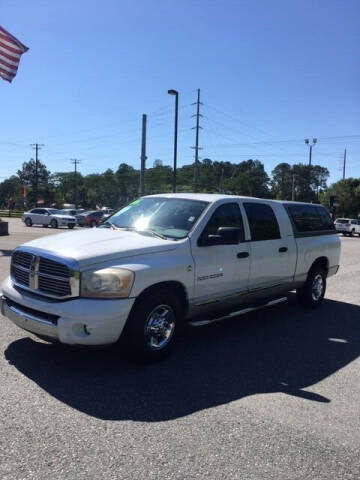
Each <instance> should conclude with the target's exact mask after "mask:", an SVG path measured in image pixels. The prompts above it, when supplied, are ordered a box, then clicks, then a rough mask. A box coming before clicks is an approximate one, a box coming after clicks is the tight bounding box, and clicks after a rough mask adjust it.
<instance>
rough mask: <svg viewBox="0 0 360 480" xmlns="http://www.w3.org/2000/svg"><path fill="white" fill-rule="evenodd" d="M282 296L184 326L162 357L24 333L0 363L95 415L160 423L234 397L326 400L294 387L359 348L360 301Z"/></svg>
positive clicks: (341, 362) (330, 369) (303, 385)
mask: <svg viewBox="0 0 360 480" xmlns="http://www.w3.org/2000/svg"><path fill="white" fill-rule="evenodd" d="M294 303H295V300H294V298H293V296H292V297H290V301H289V302H288V303H287V304H283V305H279V306H275V307H271V308H268V309H267V310H261V311H258V312H256V313H253V314H250V315H246V316H243V317H239V318H237V319H234V320H231V321H227V322H223V323H219V324H214V325H212V326H209V327H203V328H197V329H192V330H190V331H189V332H188V333H186V334H185V335H184V336H183V338H181V339H180V341H179V343H178V345H177V347H176V348H175V351H174V352H173V354H172V356H171V357H170V358H168V359H167V360H165V361H163V362H161V363H157V364H153V365H143V366H140V365H134V364H131V363H129V362H127V361H126V360H125V359H122V358H120V355H119V353H118V352H116V351H114V350H107V351H92V352H89V351H83V350H73V349H68V348H66V349H64V348H61V347H56V346H53V345H49V344H46V343H42V342H40V341H34V340H31V339H30V338H23V339H21V340H16V341H14V342H13V343H12V344H10V345H9V346H8V348H7V350H6V351H5V357H6V359H7V360H8V362H9V363H10V364H11V365H13V366H14V367H15V368H17V369H18V370H19V371H20V372H21V373H23V374H24V375H26V376H27V377H28V378H29V379H31V380H33V381H34V382H36V383H37V384H38V385H39V386H40V387H41V388H43V389H44V390H45V391H46V392H48V393H49V394H50V395H52V396H54V397H55V398H57V399H58V400H60V401H61V402H64V403H65V404H67V405H69V406H70V407H72V408H75V409H77V410H79V411H81V412H84V413H86V414H88V415H91V416H94V417H97V418H101V419H105V420H134V421H147V422H153V421H166V420H171V419H175V418H178V417H182V416H185V415H189V414H191V413H193V412H196V411H199V410H202V409H206V408H210V407H214V406H217V405H221V404H226V403H228V402H232V401H234V400H238V399H241V398H243V397H246V396H249V395H254V394H259V393H272V392H283V393H285V394H289V395H295V396H298V397H302V398H304V399H307V400H309V401H317V402H324V403H328V402H330V401H331V398H325V397H323V396H322V395H320V394H319V393H314V392H308V391H305V390H304V389H305V388H307V387H309V386H311V385H314V384H316V383H317V382H319V381H321V380H323V379H324V378H326V377H328V376H329V375H332V374H333V373H334V372H336V371H337V370H339V369H340V368H342V367H344V366H345V365H347V364H348V363H350V362H351V361H353V360H354V359H356V358H357V357H358V355H359V353H360V307H359V306H357V305H353V304H348V303H342V302H337V301H333V300H325V301H324V304H323V306H322V307H321V308H320V309H318V310H305V309H301V308H298V307H296V306H295V305H294Z"/></svg>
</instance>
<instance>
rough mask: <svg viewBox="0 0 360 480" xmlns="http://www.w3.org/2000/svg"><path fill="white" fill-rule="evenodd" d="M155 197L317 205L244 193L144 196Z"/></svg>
mask: <svg viewBox="0 0 360 480" xmlns="http://www.w3.org/2000/svg"><path fill="white" fill-rule="evenodd" d="M155 197H163V198H183V199H188V200H200V201H203V202H210V203H214V202H217V201H218V200H223V199H231V198H234V199H239V198H240V199H243V200H262V201H266V202H270V203H286V204H293V205H317V204H313V203H309V202H294V201H290V200H274V199H270V198H259V197H248V196H245V195H226V194H223V193H157V194H154V195H146V198H155Z"/></svg>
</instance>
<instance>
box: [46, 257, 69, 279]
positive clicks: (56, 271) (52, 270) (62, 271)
mask: <svg viewBox="0 0 360 480" xmlns="http://www.w3.org/2000/svg"><path fill="white" fill-rule="evenodd" d="M39 272H40V273H45V274H48V275H55V276H57V277H64V278H69V277H70V276H71V275H70V270H69V267H68V266H67V265H64V264H62V263H59V262H55V261H54V260H49V259H48V258H45V257H40V262H39Z"/></svg>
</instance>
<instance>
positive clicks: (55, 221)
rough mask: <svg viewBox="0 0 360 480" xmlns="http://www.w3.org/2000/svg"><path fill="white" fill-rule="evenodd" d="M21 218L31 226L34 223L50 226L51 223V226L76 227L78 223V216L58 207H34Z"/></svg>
mask: <svg viewBox="0 0 360 480" xmlns="http://www.w3.org/2000/svg"><path fill="white" fill-rule="evenodd" d="M21 220H22V221H23V222H24V223H25V225H26V226H27V227H31V226H32V225H42V226H43V227H48V226H49V225H50V227H53V228H58V227H68V228H74V227H75V225H76V218H75V217H74V216H71V215H67V214H66V213H65V212H63V211H62V210H57V209H56V208H33V209H32V210H30V211H28V212H25V213H24V215H23V216H22V218H21Z"/></svg>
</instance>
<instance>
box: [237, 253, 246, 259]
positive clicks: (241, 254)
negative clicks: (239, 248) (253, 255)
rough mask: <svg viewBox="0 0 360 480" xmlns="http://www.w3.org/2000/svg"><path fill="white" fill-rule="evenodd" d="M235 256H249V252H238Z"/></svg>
mask: <svg viewBox="0 0 360 480" xmlns="http://www.w3.org/2000/svg"><path fill="white" fill-rule="evenodd" d="M236 256H237V258H247V257H248V256H249V252H239V253H237V254H236Z"/></svg>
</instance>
